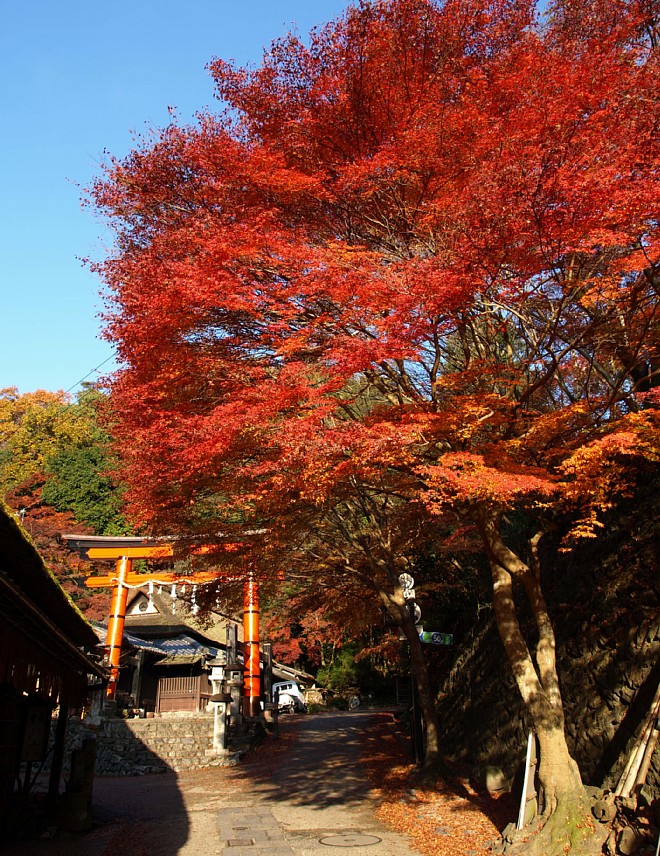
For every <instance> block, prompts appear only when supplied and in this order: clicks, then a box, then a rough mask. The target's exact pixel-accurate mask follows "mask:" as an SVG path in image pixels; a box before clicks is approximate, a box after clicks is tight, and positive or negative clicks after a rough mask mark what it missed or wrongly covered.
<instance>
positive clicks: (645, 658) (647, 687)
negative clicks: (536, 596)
mask: <svg viewBox="0 0 660 856" xmlns="http://www.w3.org/2000/svg"><path fill="white" fill-rule="evenodd" d="M639 511H640V512H641V513H638V514H636V516H635V517H634V519H633V520H631V518H630V516H629V517H627V518H626V517H621V518H620V519H619V520H618V521H616V522H615V523H612V524H611V525H610V526H609V527H608V529H607V530H605V532H604V534H603V535H602V536H601V538H600V539H599V540H598V541H597V542H592V543H590V544H589V545H587V546H584V547H582V548H581V549H579V550H576V551H574V552H573V553H572V554H570V556H569V557H568V558H566V559H563V560H562V559H560V560H559V561H556V558H555V560H554V561H553V556H554V557H556V556H557V553H556V552H554V553H553V552H551V551H548V554H547V555H546V557H545V561H544V578H543V586H544V591H545V594H546V598H547V600H548V607H549V610H550V613H551V616H552V619H553V624H554V627H555V632H556V636H557V660H558V664H559V677H560V681H561V689H562V695H563V699H564V706H565V711H566V732H567V737H568V743H569V748H570V750H571V752H572V753H573V755H574V757H575V759H576V760H577V762H578V764H579V765H580V769H581V772H582V776H583V779H584V781H585V783H587V784H592V785H596V786H599V787H602V786H605V787H607V786H611V785H615V784H616V782H617V781H618V778H619V776H620V774H621V771H622V769H623V766H624V764H625V761H626V759H627V757H628V755H629V753H630V751H631V748H632V746H633V742H634V739H635V737H636V736H637V735H638V734H639V732H640V731H641V728H642V723H643V720H644V718H645V716H646V714H647V712H648V710H649V706H650V703H651V700H652V698H653V694H654V692H655V690H656V688H657V686H658V682H659V681H660V575H659V573H658V568H659V567H660V561H659V560H660V557H659V556H658V540H659V539H658V531H657V529H658V526H657V523H656V522H655V516H654V513H653V511H652V508H651V510H650V513H649V514H648V515H647V514H645V513H644V507H643V505H642V506H640V509H639ZM517 599H519V600H520V602H523V601H524V595H523V593H522V592H519V593H518V598H517ZM475 618H476V617H475ZM530 628H531V624H529V623H528V626H527V629H528V630H530ZM456 654H457V656H456V659H455V661H454V663H453V665H452V667H451V669H450V670H449V672H448V673H447V674H446V676H445V678H444V680H443V681H442V684H441V688H440V694H439V712H440V719H441V734H442V740H443V747H444V751H445V754H446V755H448V756H449V757H451V758H453V759H454V760H456V761H462V762H464V763H465V764H466V765H467V766H468V767H469V768H472V770H473V771H474V773H475V774H478V772H479V771H480V770H484V769H485V767H486V766H488V765H494V766H498V767H501V768H502V769H503V770H504V771H505V772H506V773H507V775H508V776H509V778H512V777H513V775H514V773H515V772H516V769H517V768H518V767H519V765H520V764H521V762H522V760H523V759H524V754H525V746H526V740H527V732H528V727H529V726H528V723H527V722H526V721H525V714H524V711H523V707H522V703H521V701H520V696H519V693H518V690H517V687H516V685H515V683H514V681H513V676H512V675H511V672H510V670H509V668H508V665H507V664H506V662H505V658H504V651H503V647H502V643H501V641H500V639H499V635H498V633H497V629H496V627H495V622H494V620H493V616H492V610H490V611H489V610H485V611H482V613H481V615H480V616H479V618H477V619H476V621H475V626H474V627H473V630H472V632H471V633H470V634H469V635H468V637H467V638H465V639H463V640H460V642H459V644H457V646H456ZM647 789H648V791H649V794H650V795H653V796H658V795H659V794H660V748H659V749H657V750H656V752H655V755H654V759H653V763H652V767H651V770H650V772H649V776H648V778H647Z"/></svg>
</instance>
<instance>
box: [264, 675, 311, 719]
mask: <svg viewBox="0 0 660 856" xmlns="http://www.w3.org/2000/svg"><path fill="white" fill-rule="evenodd" d="M272 693H273V701H277V709H278V710H279V711H280V713H306V711H307V706H306V705H305V696H304V695H303V691H302V690H301V689H300V687H299V686H298V684H297V683H296V682H295V681H281V682H279V683H277V684H273V690H272Z"/></svg>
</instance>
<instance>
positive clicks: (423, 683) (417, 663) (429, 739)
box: [380, 590, 440, 770]
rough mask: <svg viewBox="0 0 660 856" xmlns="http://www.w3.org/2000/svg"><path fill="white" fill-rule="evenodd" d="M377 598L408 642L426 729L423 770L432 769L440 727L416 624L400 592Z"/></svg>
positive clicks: (413, 675)
mask: <svg viewBox="0 0 660 856" xmlns="http://www.w3.org/2000/svg"><path fill="white" fill-rule="evenodd" d="M380 597H381V601H382V602H383V603H384V604H385V607H386V608H387V611H388V612H389V614H390V615H391V616H392V618H394V620H395V621H396V622H397V624H398V626H399V627H400V629H401V630H402V631H403V633H404V635H405V637H406V641H407V642H408V647H409V650H410V662H411V671H412V675H411V679H412V680H413V681H415V686H416V687H417V693H418V696H419V704H420V708H421V711H422V718H423V720H424V726H425V735H426V745H425V751H424V763H423V765H422V766H423V769H425V770H427V769H430V768H432V767H433V766H435V765H436V764H437V763H438V761H439V760H440V737H439V734H440V727H439V724H438V714H437V711H436V709H435V699H434V697H433V692H432V690H431V679H430V677H429V671H428V667H427V665H426V658H425V657H424V651H423V649H422V643H421V641H420V638H419V636H418V634H417V631H416V629H415V622H414V620H413V618H412V617H411V615H410V612H409V610H408V607H407V605H406V603H405V601H404V599H403V593H402V592H401V591H400V590H399V592H398V593H397V594H396V595H394V596H392V595H390V594H388V593H387V592H383V591H381V592H380Z"/></svg>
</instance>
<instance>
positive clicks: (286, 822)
mask: <svg viewBox="0 0 660 856" xmlns="http://www.w3.org/2000/svg"><path fill="white" fill-rule="evenodd" d="M368 721H369V714H368V713H349V714H346V713H336V714H335V713H333V714H319V715H315V716H307V717H302V718H300V720H299V721H298V723H297V724H296V727H297V728H298V730H299V739H298V740H297V742H296V743H295V744H294V745H293V747H292V749H291V751H290V752H288V753H286V754H285V755H282V756H279V758H277V763H276V764H275V766H274V768H273V769H259V768H255V766H254V765H252V764H250V765H247V766H246V767H245V768H244V769H241V770H240V772H239V773H238V776H240V777H241V779H242V781H243V783H244V784H245V790H246V791H248V789H250V792H249V793H246V795H245V796H244V797H243V798H242V799H241V798H239V797H238V795H237V794H236V793H233V794H232V795H231V796H230V797H228V800H227V801H228V805H227V807H223V808H222V809H221V810H220V812H219V822H220V829H221V840H222V841H223V842H225V846H226V842H227V841H235V842H236V846H232V847H227V848H226V850H227V853H226V856H248V854H251V853H259V854H261V853H263V854H264V856H266V854H270V853H272V854H275V853H276V852H277V853H281V854H282V856H294V854H295V856H314V854H321V853H323V854H324V856H331V854H332V852H333V851H334V852H335V853H341V852H345V851H346V849H350V852H351V854H353V856H405V854H411V853H416V852H417V851H415V850H413V849H412V848H411V846H410V844H409V842H408V840H407V839H405V838H404V837H403V836H401V835H398V834H397V833H394V832H392V831H390V830H388V829H387V828H385V827H383V826H382V825H381V824H379V823H378V822H377V821H376V820H375V818H374V814H373V809H374V802H373V800H372V798H371V797H370V793H369V785H368V783H367V781H366V779H365V777H364V775H363V773H362V769H361V766H360V763H359V753H360V734H361V732H362V731H363V730H364V729H365V728H366V727H368ZM255 811H257V812H258V814H256V815H255V817H256V818H258V825H257V826H256V827H255V830H256V831H257V833H258V832H259V828H260V825H261V824H263V825H264V826H266V825H268V829H269V830H273V831H275V830H277V832H278V835H279V837H278V839H277V840H278V842H279V843H278V847H280V848H281V849H278V850H277V851H275V850H274V849H273V847H272V845H271V844H269V843H268V842H265V843H263V844H262V843H261V842H263V835H258V834H257V836H256V837H255V836H253V835H251V832H250V830H251V828H252V827H251V826H250V824H249V822H248V819H249V817H250V815H251V814H252V813H253V812H255ZM233 824H237V826H238V827H239V828H237V826H235V825H233ZM274 824H276V826H275V825H274ZM240 827H246V828H244V829H240ZM239 832H240V834H241V835H245V838H244V839H241V837H240V836H239ZM229 833H231V835H230V834H229ZM269 834H270V833H269ZM250 839H254V841H255V846H253V847H248V846H244V847H241V846H240V845H239V844H238V842H239V841H240V840H244V841H246V842H247V841H248V840H250ZM369 839H371V841H369ZM274 840H275V839H273V843H274ZM257 842H260V843H259V844H257ZM338 848H343V850H342V849H338Z"/></svg>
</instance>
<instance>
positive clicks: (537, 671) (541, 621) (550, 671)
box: [476, 508, 584, 817]
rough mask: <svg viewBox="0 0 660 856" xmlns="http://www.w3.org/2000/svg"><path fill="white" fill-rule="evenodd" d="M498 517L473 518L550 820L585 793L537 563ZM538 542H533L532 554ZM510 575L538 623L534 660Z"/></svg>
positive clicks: (485, 511)
mask: <svg viewBox="0 0 660 856" xmlns="http://www.w3.org/2000/svg"><path fill="white" fill-rule="evenodd" d="M500 517H501V515H500V514H499V513H498V512H496V511H493V510H490V509H483V508H482V509H479V512H478V515H477V518H476V519H477V524H478V526H479V532H480V534H481V537H482V540H483V543H484V545H485V548H486V551H487V553H488V557H489V559H490V566H491V573H492V579H493V605H494V609H495V619H496V622H497V627H498V630H499V633H500V637H501V639H502V644H503V645H504V650H505V652H506V655H507V658H508V661H509V664H510V666H511V669H512V671H513V675H514V678H515V680H516V683H517V685H518V689H519V690H520V694H521V696H522V699H523V702H524V704H525V707H526V709H527V711H528V714H529V718H530V721H531V724H532V727H533V729H534V731H535V732H536V735H537V737H538V741H539V747H540V762H539V771H538V775H539V780H540V782H541V785H542V788H543V800H544V815H545V816H546V817H549V816H550V815H552V814H553V813H554V812H556V811H557V810H558V808H559V807H560V805H562V804H565V805H568V804H570V803H573V802H575V801H576V800H580V799H581V798H582V797H583V796H584V789H583V786H582V780H581V778H580V772H579V770H578V767H577V764H576V763H575V761H574V760H573V759H572V758H571V755H570V753H569V751H568V745H567V743H566V735H565V732H564V709H563V704H562V699H561V692H560V689H559V680H558V677H557V667H556V659H555V636H554V631H553V628H552V623H551V621H550V616H549V615H548V611H547V607H546V604H545V600H544V597H543V593H542V591H541V584H540V579H539V574H538V566H537V564H536V561H535V562H534V563H532V567H530V566H528V565H527V564H525V563H524V562H523V561H522V560H521V559H520V558H519V557H518V556H517V555H516V554H515V553H513V552H512V551H511V550H510V549H509V548H508V547H507V546H506V545H505V544H504V541H503V540H502V537H501V535H500ZM537 541H538V539H536V541H535V542H533V544H532V547H533V549H535V547H536V543H537ZM514 576H515V577H516V578H518V579H519V580H520V581H521V583H522V585H523V587H524V589H525V593H526V595H527V599H528V601H529V604H530V607H531V610H532V614H533V616H534V620H535V622H536V628H537V631H538V642H537V644H536V648H535V650H534V656H532V654H531V653H530V650H529V647H528V645H527V642H526V640H525V638H524V634H523V632H522V628H521V626H520V622H519V619H518V614H517V610H516V604H515V600H514V593H513V578H514Z"/></svg>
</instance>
